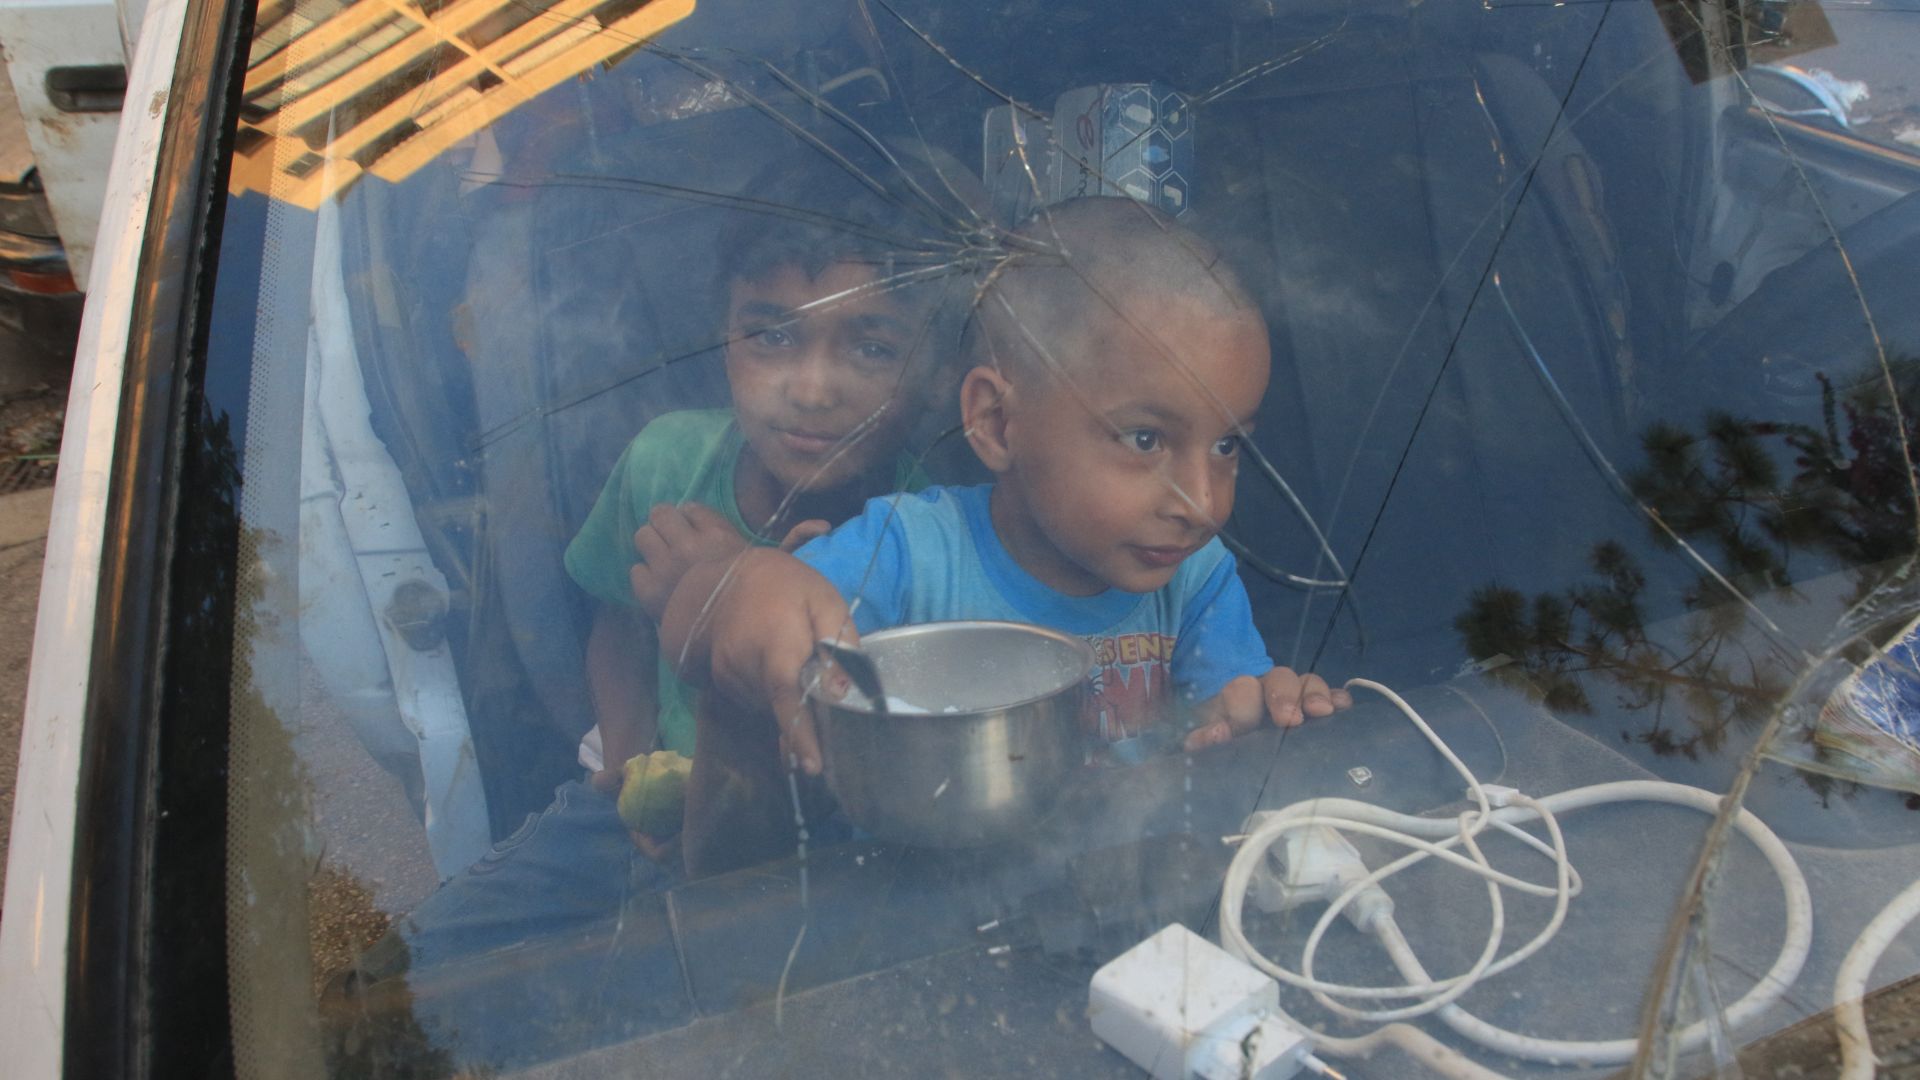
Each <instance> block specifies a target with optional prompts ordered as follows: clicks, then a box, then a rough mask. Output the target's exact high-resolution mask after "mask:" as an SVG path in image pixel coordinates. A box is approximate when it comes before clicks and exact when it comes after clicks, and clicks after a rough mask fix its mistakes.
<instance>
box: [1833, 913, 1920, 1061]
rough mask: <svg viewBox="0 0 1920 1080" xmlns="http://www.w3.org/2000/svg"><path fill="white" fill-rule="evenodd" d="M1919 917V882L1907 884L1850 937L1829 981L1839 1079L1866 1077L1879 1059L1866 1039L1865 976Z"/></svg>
mask: <svg viewBox="0 0 1920 1080" xmlns="http://www.w3.org/2000/svg"><path fill="white" fill-rule="evenodd" d="M1915 919H1920V881H1916V882H1914V883H1913V884H1911V885H1909V886H1907V887H1906V888H1905V889H1904V890H1902V891H1901V893H1900V895H1899V896H1896V897H1894V898H1893V902H1892V903H1890V904H1888V905H1887V906H1886V907H1884V908H1881V909H1880V914H1878V915H1875V916H1874V917H1873V921H1872V922H1869V923H1867V928H1866V929H1865V930H1862V931H1860V936H1859V937H1858V938H1856V939H1854V942H1853V948H1851V949H1848V950H1847V958H1846V959H1845V960H1842V961H1841V962H1840V973H1839V974H1838V975H1836V976H1834V980H1833V1020H1834V1025H1835V1026H1836V1027H1838V1028H1839V1029H1840V1080H1870V1078H1871V1077H1872V1076H1873V1067H1874V1065H1876V1064H1878V1062H1879V1059H1878V1058H1876V1057H1874V1056H1873V1044H1872V1043H1871V1042H1869V1041H1868V1039H1867V1011H1866V1005H1865V1002H1863V1001H1862V1000H1861V999H1863V998H1865V997H1866V995H1867V978H1868V977H1869V976H1871V975H1872V974H1873V965H1874V964H1876V963H1878V962H1879V960H1880V957H1881V955H1882V954H1884V953H1885V952H1886V951H1887V947H1888V946H1890V945H1892V944H1893V939H1894V938H1896V937H1898V936H1899V934H1900V931H1902V930H1905V929H1906V928H1907V926H1908V925H1909V924H1910V923H1912V922H1913V921H1914V920H1915Z"/></svg>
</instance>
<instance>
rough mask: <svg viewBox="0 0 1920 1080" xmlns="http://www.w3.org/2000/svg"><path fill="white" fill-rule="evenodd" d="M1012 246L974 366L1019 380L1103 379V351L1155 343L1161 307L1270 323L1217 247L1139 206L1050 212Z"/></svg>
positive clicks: (1072, 203) (1086, 201) (1095, 205)
mask: <svg viewBox="0 0 1920 1080" xmlns="http://www.w3.org/2000/svg"><path fill="white" fill-rule="evenodd" d="M1009 247H1010V248H1012V254H1011V255H1009V256H1008V257H1007V258H1006V259H1005V260H1004V261H1003V262H1002V263H1001V264H1000V265H999V266H998V267H997V268H996V270H995V271H994V273H993V274H992V275H991V276H990V278H989V279H988V281H987V282H986V284H985V286H984V287H983V288H982V290H981V293H980V297H979V319H978V326H977V333H976V335H975V337H974V347H975V350H976V351H975V355H974V362H975V363H976V364H988V365H992V366H994V367H996V368H999V369H1000V370H1002V371H1003V372H1005V373H1006V374H1007V376H1008V377H1009V378H1018V377H1020V376H1021V375H1022V374H1024V373H1027V372H1031V371H1035V370H1039V371H1052V372H1054V373H1056V374H1057V373H1059V372H1061V371H1072V372H1074V373H1075V374H1095V375H1097V371H1098V368H1097V363H1098V357H1099V355H1100V353H1101V352H1102V351H1104V350H1103V349H1102V348H1101V345H1102V343H1103V342H1109V341H1111V340H1113V339H1114V337H1116V336H1118V335H1133V334H1144V335H1146V336H1148V337H1150V338H1151V337H1153V335H1154V329H1153V327H1154V323H1155V322H1156V321H1157V319H1156V314H1155V313H1156V310H1159V309H1156V307H1155V305H1156V304H1165V303H1167V302H1169V301H1173V300H1180V301H1184V302H1185V303H1186V304H1189V305H1194V306H1197V307H1199V308H1201V309H1202V310H1205V311H1208V312H1210V313H1215V314H1218V315H1219V316H1220V317H1222V318H1249V317H1251V318H1253V319H1259V318H1260V311H1259V307H1258V306H1257V305H1255V304H1254V303H1253V300H1252V298H1251V297H1249V296H1248V295H1247V292H1246V289H1245V288H1244V287H1243V286H1242V285H1241V284H1240V280H1239V278H1238V277H1236V276H1235V275H1234V273H1233V271H1232V270H1231V269H1230V268H1228V266H1227V265H1226V263H1225V262H1224V261H1222V259H1221V258H1220V253H1219V252H1218V251H1216V250H1215V249H1214V247H1213V246H1212V245H1211V244H1209V243H1207V242H1206V241H1205V240H1203V239H1201V238H1200V237H1199V236H1198V235H1196V234H1195V233H1193V232H1191V231H1189V230H1187V229H1185V228H1182V227H1181V226H1180V225H1178V224H1176V223H1175V222H1174V220H1173V219H1172V218H1170V217H1168V216H1167V215H1166V214H1164V213H1162V212H1160V211H1158V210H1155V209H1153V208H1152V207H1149V206H1147V205H1146V204H1144V203H1140V202H1136V201H1134V200H1133V199H1127V198H1117V197H1111V196H1095V197H1087V198H1079V199H1072V200H1069V201H1067V202H1064V203H1060V204H1058V205H1054V206H1048V207H1043V208H1042V209H1041V210H1039V211H1038V212H1036V213H1035V214H1034V216H1033V217H1031V218H1029V219H1028V220H1027V222H1026V223H1025V224H1024V225H1022V226H1021V227H1020V228H1019V229H1018V230H1017V231H1016V232H1015V233H1014V234H1013V237H1012V238H1011V240H1010V242H1009Z"/></svg>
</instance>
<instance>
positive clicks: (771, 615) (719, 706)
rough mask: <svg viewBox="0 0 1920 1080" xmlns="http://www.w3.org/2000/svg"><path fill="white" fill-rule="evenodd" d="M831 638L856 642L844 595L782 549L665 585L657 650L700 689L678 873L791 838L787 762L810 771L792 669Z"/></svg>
mask: <svg viewBox="0 0 1920 1080" xmlns="http://www.w3.org/2000/svg"><path fill="white" fill-rule="evenodd" d="M835 636H840V637H843V638H844V639H845V640H848V641H850V642H851V641H854V640H856V638H855V634H854V631H853V627H852V624H851V621H850V620H849V619H848V618H847V606H846V603H845V601H844V600H842V599H841V597H840V593H839V592H838V591H837V590H836V589H834V587H833V586H832V585H831V584H829V583H828V581H827V579H826V578H824V577H822V576H820V575H819V574H818V573H816V572H815V571H814V570H812V569H811V568H809V567H808V566H807V565H806V564H804V563H802V562H801V561H800V560H798V559H796V558H794V557H793V556H791V555H788V554H786V553H785V552H781V551H775V550H772V549H769V548H755V549H752V550H749V551H745V552H742V553H741V554H740V555H739V556H738V557H737V558H734V559H729V560H724V561H712V562H705V563H701V564H699V565H697V566H695V567H693V568H692V569H690V570H689V571H688V572H687V574H686V575H685V577H683V578H682V579H681V581H680V584H679V587H678V588H676V589H675V590H674V591H673V595H672V597H671V599H670V600H669V602H668V604H667V607H666V613H665V616H664V618H663V619H662V621H661V633H660V640H661V647H662V648H664V649H666V650H667V652H666V653H665V654H664V655H666V656H669V657H673V658H676V659H677V662H678V665H679V667H678V670H679V671H680V677H681V678H683V679H685V680H687V681H688V682H690V683H693V684H695V685H699V686H702V687H703V688H704V692H703V693H702V694H701V699H700V704H699V708H698V723H699V734H698V740H699V747H700V749H699V752H698V753H696V754H695V755H694V759H693V775H692V776H691V777H690V778H689V779H688V783H687V808H686V817H685V824H684V826H683V827H682V831H681V844H682V853H683V855H684V857H685V859H686V865H687V872H688V874H689V875H691V876H695V877H698V876H701V875H703V874H709V873H715V872H718V871H720V870H724V869H729V868H731V867H734V866H742V865H747V864H749V863H752V862H755V861H759V860H762V859H765V858H770V857H774V856H777V855H779V854H781V853H782V852H783V851H785V850H786V849H787V845H789V844H791V842H792V840H791V838H792V835H793V832H794V805H793V790H794V789H792V788H791V787H790V786H789V781H788V778H787V776H788V767H789V766H788V763H789V762H791V763H793V764H794V765H797V766H798V767H799V768H800V769H801V770H803V771H804V772H806V773H808V774H817V773H818V772H819V771H820V751H819V744H818V743H817V742H816V741H815V739H814V732H813V721H812V719H811V717H810V716H809V715H808V714H807V710H806V705H805V701H804V700H803V697H802V692H801V676H802V672H803V669H804V668H805V667H806V665H807V662H808V661H809V660H810V659H811V658H812V657H813V652H814V645H815V643H816V642H817V641H819V640H820V639H821V638H823V637H835ZM842 689H843V687H841V686H838V685H836V686H835V687H833V688H832V689H831V690H830V692H834V691H839V690H842ZM802 794H803V796H804V795H806V794H809V792H807V791H803V792H802Z"/></svg>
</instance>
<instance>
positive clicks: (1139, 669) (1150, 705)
mask: <svg viewBox="0 0 1920 1080" xmlns="http://www.w3.org/2000/svg"><path fill="white" fill-rule="evenodd" d="M1175 640H1176V639H1175V638H1173V637H1172V636H1171V635H1168V634H1156V633H1139V634H1118V635H1113V636H1106V635H1095V636H1092V637H1089V638H1087V644H1089V645H1091V646H1093V663H1094V668H1093V693H1092V694H1090V695H1089V696H1088V698H1087V711H1086V713H1085V714H1084V715H1082V717H1081V724H1082V725H1083V726H1084V727H1085V728H1086V730H1087V731H1089V732H1092V733H1094V734H1097V735H1098V736H1099V737H1100V738H1102V739H1104V740H1106V741H1107V742H1115V741H1118V740H1120V739H1128V738H1132V737H1133V736H1135V735H1138V734H1140V733H1141V732H1142V731H1145V730H1146V729H1147V728H1150V727H1153V726H1154V725H1156V724H1160V723H1164V722H1166V721H1167V720H1168V718H1170V717H1171V716H1172V714H1173V713H1172V710H1173V681H1172V680H1173V646H1174V642H1175Z"/></svg>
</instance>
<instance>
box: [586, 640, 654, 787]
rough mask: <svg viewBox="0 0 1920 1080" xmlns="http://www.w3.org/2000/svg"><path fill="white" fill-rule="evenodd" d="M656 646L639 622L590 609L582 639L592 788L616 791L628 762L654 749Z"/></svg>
mask: <svg viewBox="0 0 1920 1080" xmlns="http://www.w3.org/2000/svg"><path fill="white" fill-rule="evenodd" d="M659 649H660V643H659V640H658V638H657V637H656V636H655V634H654V630H653V626H652V624H651V623H649V622H648V621H647V620H646V619H645V618H644V617H642V616H640V615H639V614H637V613H635V612H631V611H626V610H623V609H621V608H618V607H615V606H613V605H612V604H600V605H598V606H597V607H596V608H595V609H594V613H593V628H592V630H590V631H589V632H588V634H587V691H588V693H589V694H590V695H591V696H592V698H593V715H594V720H595V721H596V722H597V723H598V724H599V726H600V762H601V768H600V771H599V772H597V773H594V774H593V778H592V783H593V786H594V787H596V788H598V789H600V790H601V791H606V792H617V791H619V790H620V781H621V777H622V772H621V769H622V767H623V766H624V765H625V764H626V762H627V759H628V758H630V757H632V756H634V755H635V754H640V753H644V752H646V751H647V750H648V749H650V748H651V747H652V746H653V740H654V735H655V725H656V724H657V722H658V720H659V711H660V702H659V687H658V686H657V685H655V684H656V683H657V682H658V681H659V680H658V678H657V676H656V673H657V671H658V665H657V664H656V661H655V657H657V656H658V655H659Z"/></svg>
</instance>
